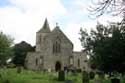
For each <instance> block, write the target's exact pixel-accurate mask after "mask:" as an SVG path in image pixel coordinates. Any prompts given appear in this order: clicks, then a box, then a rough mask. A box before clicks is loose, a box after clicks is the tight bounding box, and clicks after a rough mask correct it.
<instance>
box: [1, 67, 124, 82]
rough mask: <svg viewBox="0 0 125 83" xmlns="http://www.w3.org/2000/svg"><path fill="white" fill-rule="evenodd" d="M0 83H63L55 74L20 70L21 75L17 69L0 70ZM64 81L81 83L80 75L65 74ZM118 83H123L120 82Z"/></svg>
mask: <svg viewBox="0 0 125 83" xmlns="http://www.w3.org/2000/svg"><path fill="white" fill-rule="evenodd" d="M0 75H1V76H0V83H8V82H5V81H7V80H8V81H9V83H64V81H58V80H57V78H58V77H57V76H58V75H57V73H56V72H51V73H47V72H40V71H28V70H22V72H21V73H17V69H6V68H5V69H0ZM65 76H66V80H72V83H82V74H81V73H76V74H72V73H68V74H67V73H66V75H65ZM90 83H94V80H90ZM102 83H111V81H110V79H105V80H102ZM120 83H124V82H123V80H121V82H120Z"/></svg>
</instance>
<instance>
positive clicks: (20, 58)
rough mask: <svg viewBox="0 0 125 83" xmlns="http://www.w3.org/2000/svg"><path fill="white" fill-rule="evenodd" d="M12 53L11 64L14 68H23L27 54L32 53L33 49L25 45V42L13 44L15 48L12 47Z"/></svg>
mask: <svg viewBox="0 0 125 83" xmlns="http://www.w3.org/2000/svg"><path fill="white" fill-rule="evenodd" d="M13 51H14V58H13V63H14V64H15V65H16V66H24V63H25V58H26V55H27V52H30V51H34V47H32V46H31V45H30V44H28V43H26V42H25V41H22V42H21V43H19V44H15V46H14V47H13Z"/></svg>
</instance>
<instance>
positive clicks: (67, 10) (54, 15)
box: [0, 0, 121, 51]
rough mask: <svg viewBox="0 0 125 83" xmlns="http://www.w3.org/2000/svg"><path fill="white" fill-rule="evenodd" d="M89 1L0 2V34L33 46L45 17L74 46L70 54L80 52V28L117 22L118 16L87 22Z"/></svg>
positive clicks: (25, 0)
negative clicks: (57, 26) (57, 27)
mask: <svg viewBox="0 0 125 83" xmlns="http://www.w3.org/2000/svg"><path fill="white" fill-rule="evenodd" d="M90 1H91V0H0V31H2V32H3V33H5V34H8V35H10V36H11V37H12V38H14V43H20V42H21V41H26V42H28V43H30V44H31V45H32V46H34V45H35V43H36V32H37V31H38V30H39V29H41V28H42V26H43V23H44V20H45V18H47V19H48V22H49V25H50V29H51V30H53V29H54V27H55V26H56V23H58V25H59V26H60V29H61V30H62V31H63V32H64V33H65V34H66V36H67V37H68V38H69V39H70V40H71V41H72V43H73V44H74V51H81V50H82V46H81V43H80V41H79V37H80V35H79V31H80V28H81V27H82V28H83V29H84V28H86V29H87V30H90V29H91V28H95V26H96V23H97V21H99V22H100V23H103V24H107V22H108V21H119V20H120V19H121V18H120V17H118V16H117V17H111V16H109V15H104V16H102V17H100V18H98V19H90V18H89V12H88V11H87V8H88V5H89V4H90V3H91V2H90Z"/></svg>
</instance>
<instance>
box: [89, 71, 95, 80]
mask: <svg viewBox="0 0 125 83" xmlns="http://www.w3.org/2000/svg"><path fill="white" fill-rule="evenodd" d="M89 77H90V79H94V78H95V73H94V72H92V71H91V72H90V74H89Z"/></svg>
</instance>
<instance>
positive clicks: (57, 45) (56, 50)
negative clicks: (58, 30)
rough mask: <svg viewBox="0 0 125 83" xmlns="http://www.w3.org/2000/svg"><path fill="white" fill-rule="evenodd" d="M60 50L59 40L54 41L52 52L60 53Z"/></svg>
mask: <svg viewBox="0 0 125 83" xmlns="http://www.w3.org/2000/svg"><path fill="white" fill-rule="evenodd" d="M60 52H61V46H60V42H58V41H55V42H54V44H53V53H60Z"/></svg>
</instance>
